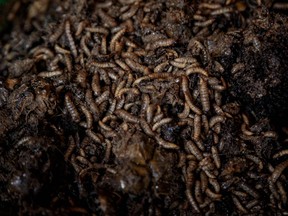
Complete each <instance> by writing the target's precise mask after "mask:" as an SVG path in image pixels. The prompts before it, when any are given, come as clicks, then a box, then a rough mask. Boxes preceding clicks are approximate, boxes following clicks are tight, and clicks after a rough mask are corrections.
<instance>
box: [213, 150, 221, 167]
mask: <svg viewBox="0 0 288 216" xmlns="http://www.w3.org/2000/svg"><path fill="white" fill-rule="evenodd" d="M211 152H212V158H213V160H214V163H215V165H216V167H217V168H218V169H220V167H221V160H220V157H219V153H218V149H217V147H216V146H212V147H211Z"/></svg>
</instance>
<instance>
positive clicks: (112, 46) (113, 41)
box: [110, 28, 126, 52]
mask: <svg viewBox="0 0 288 216" xmlns="http://www.w3.org/2000/svg"><path fill="white" fill-rule="evenodd" d="M125 32H126V28H123V29H121V30H119V31H118V32H117V33H116V34H115V35H114V36H113V37H112V38H111V41H110V51H111V52H114V51H115V45H116V42H117V41H118V40H119V39H120V38H121V37H122V36H123V35H124V34H125Z"/></svg>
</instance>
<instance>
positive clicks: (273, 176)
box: [271, 160, 288, 183]
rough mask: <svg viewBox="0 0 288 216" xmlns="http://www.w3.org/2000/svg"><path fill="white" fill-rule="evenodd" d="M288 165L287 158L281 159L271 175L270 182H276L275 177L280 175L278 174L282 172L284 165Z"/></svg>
mask: <svg viewBox="0 0 288 216" xmlns="http://www.w3.org/2000/svg"><path fill="white" fill-rule="evenodd" d="M287 166H288V160H286V161H283V162H282V163H280V164H278V165H277V166H276V167H275V169H274V171H273V173H272V176H271V180H272V182H274V183H275V182H276V181H277V179H278V178H279V177H280V175H281V174H282V172H283V171H284V169H286V167H287Z"/></svg>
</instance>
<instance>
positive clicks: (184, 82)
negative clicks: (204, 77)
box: [182, 76, 202, 115]
mask: <svg viewBox="0 0 288 216" xmlns="http://www.w3.org/2000/svg"><path fill="white" fill-rule="evenodd" d="M182 91H183V93H184V96H185V101H186V103H187V104H188V106H189V107H190V109H191V110H192V111H193V112H195V113H196V114H198V115H201V114H202V111H201V110H200V109H199V108H198V107H196V106H195V105H194V104H193V102H192V97H191V94H190V91H189V81H188V78H187V77H186V76H182Z"/></svg>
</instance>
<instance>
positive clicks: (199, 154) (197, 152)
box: [186, 140, 203, 161]
mask: <svg viewBox="0 0 288 216" xmlns="http://www.w3.org/2000/svg"><path fill="white" fill-rule="evenodd" d="M186 146H187V149H188V150H189V151H190V153H191V154H193V155H194V156H195V157H196V158H197V160H199V161H201V160H202V159H203V154H202V152H201V151H200V150H199V148H198V147H197V146H196V144H195V143H194V142H193V141H191V140H189V141H187V143H186Z"/></svg>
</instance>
